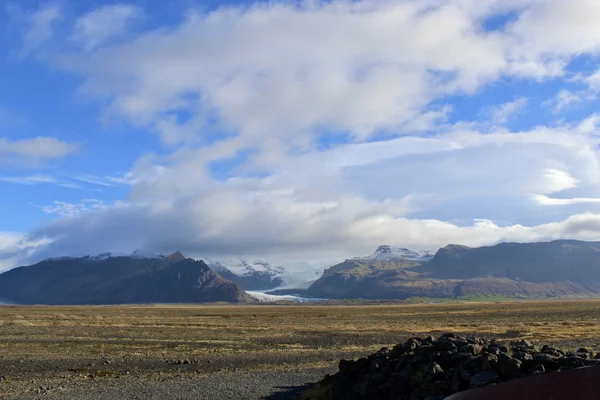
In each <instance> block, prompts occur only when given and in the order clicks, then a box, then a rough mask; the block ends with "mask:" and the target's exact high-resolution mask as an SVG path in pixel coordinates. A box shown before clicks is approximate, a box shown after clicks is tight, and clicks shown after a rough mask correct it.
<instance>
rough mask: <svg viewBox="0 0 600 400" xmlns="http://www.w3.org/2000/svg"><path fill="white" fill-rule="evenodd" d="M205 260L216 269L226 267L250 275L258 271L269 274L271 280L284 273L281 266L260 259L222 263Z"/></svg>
mask: <svg viewBox="0 0 600 400" xmlns="http://www.w3.org/2000/svg"><path fill="white" fill-rule="evenodd" d="M205 261H206V263H207V264H208V265H209V266H210V267H211V268H215V269H216V270H219V269H228V270H229V271H231V272H233V273H234V274H236V275H238V276H251V275H254V274H256V273H259V274H263V275H269V276H270V277H271V280H273V279H275V278H280V277H281V276H282V275H283V273H284V269H283V267H281V266H275V265H271V264H269V263H268V262H266V261H262V260H256V261H254V262H247V261H244V260H238V261H234V262H232V263H224V262H219V261H212V260H208V259H205Z"/></svg>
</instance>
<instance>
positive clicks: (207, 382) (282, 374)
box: [5, 368, 334, 400]
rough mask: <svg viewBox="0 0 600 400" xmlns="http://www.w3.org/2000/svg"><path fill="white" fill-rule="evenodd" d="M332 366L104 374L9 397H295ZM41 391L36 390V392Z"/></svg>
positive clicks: (118, 399)
mask: <svg viewBox="0 0 600 400" xmlns="http://www.w3.org/2000/svg"><path fill="white" fill-rule="evenodd" d="M332 372H334V369H333V368H315V369H307V370H296V371H272V372H271V371H269V372H264V371H263V372H232V373H213V374H210V375H208V376H189V375H184V376H181V377H172V378H162V377H154V378H143V377H121V378H113V377H104V378H98V379H96V380H94V382H89V381H87V382H75V383H74V384H73V385H72V386H71V387H68V388H62V387H53V386H51V387H45V386H42V387H41V388H42V389H41V390H36V391H35V392H34V393H30V394H21V395H19V396H18V397H5V398H6V399H9V398H10V399H15V400H16V399H57V400H58V399H60V400H66V399H69V400H71V399H72V400H75V399H77V400H101V399H106V400H113V399H114V400H122V399H140V400H145V399H164V400H171V399H173V400H175V399H177V400H179V399H206V400H209V399H215V400H217V399H250V400H251V399H268V400H275V399H281V400H283V399H293V398H295V397H296V396H295V393H297V390H298V388H299V387H302V386H304V385H306V384H308V383H311V382H315V381H318V380H320V379H321V378H322V377H323V376H324V375H325V374H327V373H332ZM38 391H39V392H40V393H37V392H38Z"/></svg>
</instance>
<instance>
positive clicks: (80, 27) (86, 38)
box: [73, 4, 141, 51]
mask: <svg viewBox="0 0 600 400" xmlns="http://www.w3.org/2000/svg"><path fill="white" fill-rule="evenodd" d="M140 15H141V10H140V9H139V8H137V7H135V6H133V5H129V4H113V5H107V6H103V7H100V8H97V9H95V10H93V11H91V12H89V13H87V14H85V15H84V16H82V17H80V18H79V19H77V21H76V22H75V28H74V33H73V40H74V41H76V42H78V43H81V45H82V46H83V48H84V49H85V51H92V50H94V49H95V48H96V47H98V46H100V45H102V44H103V43H105V42H106V41H108V40H110V39H112V38H115V37H118V36H120V35H122V34H124V33H125V31H126V29H127V26H128V24H129V23H130V22H131V21H132V20H133V19H134V18H137V17H139V16H140Z"/></svg>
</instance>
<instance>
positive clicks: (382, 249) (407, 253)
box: [354, 245, 433, 262]
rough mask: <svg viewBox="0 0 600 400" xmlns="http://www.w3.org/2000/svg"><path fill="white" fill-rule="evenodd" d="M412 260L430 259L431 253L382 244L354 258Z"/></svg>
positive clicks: (376, 260)
mask: <svg viewBox="0 0 600 400" xmlns="http://www.w3.org/2000/svg"><path fill="white" fill-rule="evenodd" d="M398 258H399V259H403V260H412V261H430V260H431V259H432V258H433V254H431V252H430V251H422V252H416V251H412V250H409V249H405V248H402V247H392V246H387V245H382V246H379V247H378V248H377V250H375V251H374V252H373V253H371V254H369V255H368V256H364V257H355V258H354V259H355V260H365V261H374V262H378V261H379V262H381V261H391V260H394V259H398Z"/></svg>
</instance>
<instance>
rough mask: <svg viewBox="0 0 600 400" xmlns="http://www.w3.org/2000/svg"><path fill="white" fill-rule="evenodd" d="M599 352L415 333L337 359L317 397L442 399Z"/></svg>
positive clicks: (560, 367) (574, 364)
mask: <svg viewBox="0 0 600 400" xmlns="http://www.w3.org/2000/svg"><path fill="white" fill-rule="evenodd" d="M599 364H600V353H598V354H594V353H593V351H592V350H590V349H586V348H580V349H579V350H577V351H576V352H571V351H562V350H559V349H556V348H553V347H550V346H547V345H544V346H542V347H539V346H534V345H533V344H532V343H530V342H529V341H527V340H520V341H511V342H503V341H498V340H495V339H491V340H488V339H482V338H477V337H467V338H464V337H459V336H456V335H455V334H452V333H449V334H445V335H442V336H440V337H439V338H437V339H435V338H433V337H428V338H425V339H419V338H413V339H409V340H408V341H406V342H405V343H401V344H398V345H396V346H394V348H392V349H388V348H382V349H381V350H379V351H378V352H377V353H374V354H372V355H370V356H368V357H366V358H360V359H358V360H355V361H351V360H350V361H348V360H341V361H340V364H339V372H338V373H336V374H335V375H329V376H327V377H325V379H323V380H322V381H321V382H320V383H319V384H317V387H316V388H315V389H314V390H315V393H319V395H316V396H314V397H315V398H317V397H318V398H320V397H323V398H331V399H334V400H337V399H390V398H393V399H410V400H416V399H428V400H438V399H440V400H441V399H443V398H445V397H446V396H449V395H451V394H453V393H456V392H460V391H464V390H468V389H473V388H478V387H482V386H486V385H490V384H494V383H499V382H506V381H509V380H512V379H516V378H523V377H528V376H532V375H537V374H543V373H546V372H551V371H564V370H569V369H574V368H579V367H584V366H591V365H599Z"/></svg>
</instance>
